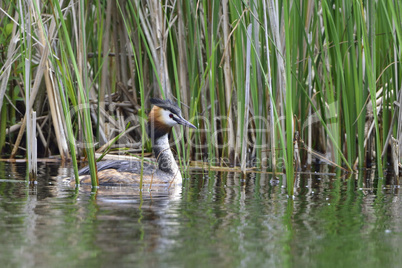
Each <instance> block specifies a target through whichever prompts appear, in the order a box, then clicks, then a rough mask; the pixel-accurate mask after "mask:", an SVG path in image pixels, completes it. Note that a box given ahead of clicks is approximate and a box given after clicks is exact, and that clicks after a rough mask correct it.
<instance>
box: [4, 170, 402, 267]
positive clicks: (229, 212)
mask: <svg viewBox="0 0 402 268" xmlns="http://www.w3.org/2000/svg"><path fill="white" fill-rule="evenodd" d="M71 173H72V170H71V167H61V166H60V164H41V165H39V175H38V182H37V184H35V185H29V184H27V183H26V182H25V179H24V178H25V166H24V165H10V164H6V163H0V241H1V243H0V263H1V267H401V265H402V254H401V250H402V233H401V229H402V218H401V215H402V206H401V204H402V200H401V199H400V194H399V185H397V183H396V182H395V181H394V180H392V179H387V180H382V179H380V180H378V179H376V178H375V176H373V174H370V173H368V172H366V173H365V174H364V176H363V174H362V175H361V176H360V177H359V176H358V175H353V176H352V177H351V178H349V179H346V178H341V179H336V177H335V176H333V175H303V176H301V177H300V178H299V179H298V180H297V188H296V195H295V198H294V200H292V199H288V197H287V195H286V190H285V189H286V187H285V186H284V185H282V184H281V178H280V177H279V180H277V179H276V178H273V177H272V175H267V174H264V175H258V174H253V175H250V176H249V177H248V178H245V179H242V178H240V177H239V175H237V174H230V173H229V174H228V173H206V174H201V173H200V172H199V171H197V173H195V174H191V179H188V180H186V181H185V184H184V186H183V189H182V192H181V193H176V194H172V193H167V192H166V191H163V190H158V191H156V190H155V191H152V192H151V193H150V192H148V191H145V192H143V193H142V195H141V193H139V192H138V191H136V190H135V189H131V188H119V187H115V188H109V189H105V188H101V190H100V192H99V193H98V195H97V196H93V195H91V193H90V191H89V190H85V189H81V190H80V191H76V190H75V189H71V188H69V187H68V186H66V185H64V184H63V183H62V179H63V178H65V177H66V176H69V175H70V174H71Z"/></svg>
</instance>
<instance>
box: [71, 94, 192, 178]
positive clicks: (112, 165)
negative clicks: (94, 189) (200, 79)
mask: <svg viewBox="0 0 402 268" xmlns="http://www.w3.org/2000/svg"><path fill="white" fill-rule="evenodd" d="M150 101H151V104H153V105H154V106H153V108H152V110H151V112H150V113H149V115H148V125H147V133H148V136H149V137H150V139H151V141H152V148H153V151H154V155H155V158H156V159H157V162H158V167H155V166H154V165H150V164H147V163H146V162H144V171H143V178H142V182H143V184H169V185H171V184H172V183H174V184H180V183H181V182H182V176H181V173H180V170H179V167H178V166H177V163H176V160H175V159H174V156H173V153H172V151H171V150H170V146H169V139H168V134H169V132H170V131H171V130H172V127H173V126H175V125H178V124H179V125H183V126H187V127H191V128H196V127H195V126H194V125H193V124H191V123H190V122H188V121H187V120H185V119H184V118H183V117H182V115H181V110H180V108H179V107H178V106H177V104H176V103H175V102H173V101H171V100H161V99H151V100H150ZM97 168H98V178H99V184H100V185H114V184H139V183H140V172H141V162H140V161H128V160H119V161H101V162H99V163H98V164H97ZM88 174H89V167H85V168H83V169H81V170H80V171H79V175H80V182H81V183H82V184H89V183H91V176H90V175H88ZM71 183H72V184H73V183H74V181H73V180H71Z"/></svg>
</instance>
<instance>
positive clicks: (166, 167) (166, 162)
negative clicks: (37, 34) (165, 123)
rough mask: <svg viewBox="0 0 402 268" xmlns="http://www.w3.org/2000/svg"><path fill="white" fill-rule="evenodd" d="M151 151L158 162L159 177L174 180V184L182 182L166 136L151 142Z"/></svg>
mask: <svg viewBox="0 0 402 268" xmlns="http://www.w3.org/2000/svg"><path fill="white" fill-rule="evenodd" d="M152 147H153V151H154V154H155V158H156V159H157V161H158V171H159V170H160V171H161V172H162V174H161V175H164V176H166V177H167V179H168V177H170V179H173V178H174V179H175V182H179V183H181V182H182V177H181V173H180V170H179V167H178V166H177V163H176V160H175V159H174V156H173V153H172V151H171V149H170V146H169V139H168V134H167V133H166V134H165V135H162V136H160V137H157V138H156V139H155V140H153V144H152Z"/></svg>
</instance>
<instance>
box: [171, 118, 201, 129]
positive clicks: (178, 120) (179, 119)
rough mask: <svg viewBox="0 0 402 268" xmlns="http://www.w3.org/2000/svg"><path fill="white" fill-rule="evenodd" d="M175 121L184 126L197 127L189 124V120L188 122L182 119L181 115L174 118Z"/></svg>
mask: <svg viewBox="0 0 402 268" xmlns="http://www.w3.org/2000/svg"><path fill="white" fill-rule="evenodd" d="M176 122H177V124H180V125H183V126H185V127H191V128H195V129H197V128H196V127H195V126H194V125H193V124H191V123H190V122H188V121H187V120H186V119H184V118H183V117H181V116H180V117H178V118H177V119H176Z"/></svg>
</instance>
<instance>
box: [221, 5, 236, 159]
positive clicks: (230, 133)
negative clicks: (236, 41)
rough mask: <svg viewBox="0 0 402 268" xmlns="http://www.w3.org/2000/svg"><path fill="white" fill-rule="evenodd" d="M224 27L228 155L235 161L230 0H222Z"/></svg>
mask: <svg viewBox="0 0 402 268" xmlns="http://www.w3.org/2000/svg"><path fill="white" fill-rule="evenodd" d="M222 10H223V11H222V17H223V22H222V28H223V44H224V51H223V59H224V61H223V74H224V75H223V76H224V81H225V95H226V96H227V97H226V110H227V126H226V128H227V129H228V155H229V158H230V159H231V160H232V161H233V159H232V158H233V154H234V147H235V144H234V143H235V140H234V129H233V124H232V122H233V121H232V105H231V102H232V98H229V96H231V95H232V94H231V92H232V79H233V75H232V69H231V68H230V55H231V46H230V31H229V25H230V24H229V11H228V0H223V2H222Z"/></svg>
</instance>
